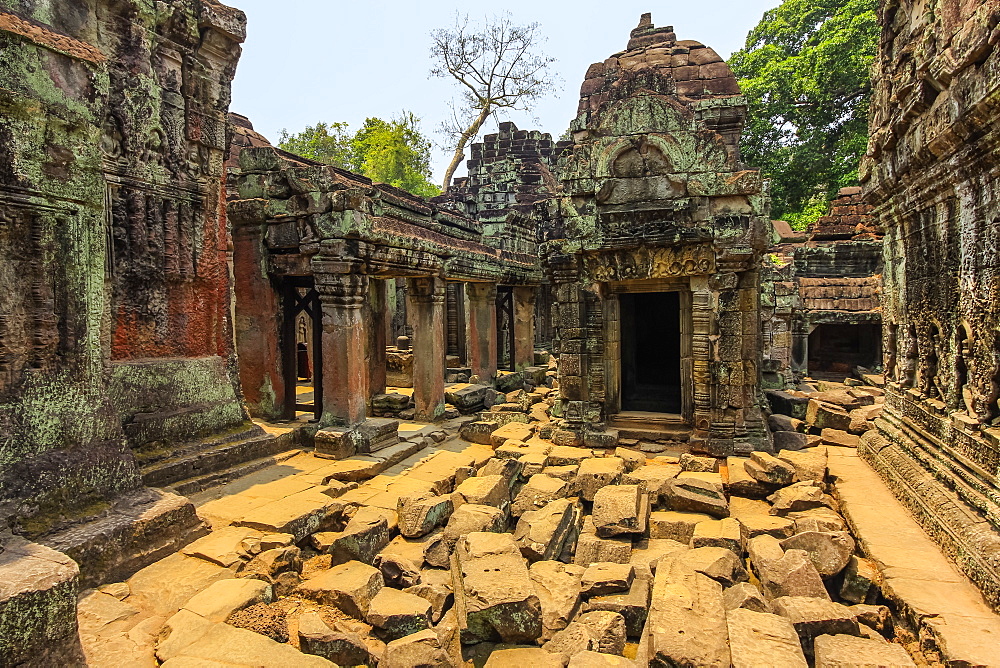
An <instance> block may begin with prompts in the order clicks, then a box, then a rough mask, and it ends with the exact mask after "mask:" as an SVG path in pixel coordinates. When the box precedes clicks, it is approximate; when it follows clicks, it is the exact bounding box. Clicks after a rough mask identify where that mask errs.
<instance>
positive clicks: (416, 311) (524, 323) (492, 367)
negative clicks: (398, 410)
mask: <svg viewBox="0 0 1000 668" xmlns="http://www.w3.org/2000/svg"><path fill="white" fill-rule="evenodd" d="M314 277H315V281H316V289H317V291H318V292H319V295H320V304H321V307H322V320H323V336H322V345H323V387H322V388H317V391H318V392H321V393H322V397H323V416H322V419H321V423H322V424H323V425H324V426H329V425H344V426H354V425H358V424H361V423H362V422H364V420H365V418H366V417H367V411H368V404H369V400H370V399H371V397H372V396H373V395H375V394H380V393H383V392H385V387H386V371H385V369H386V366H385V365H386V322H387V318H388V298H387V285H386V281H385V280H380V279H376V278H371V277H369V276H368V275H366V274H361V273H344V274H338V273H318V272H317V273H315V274H314ZM406 289H407V316H408V320H409V324H410V326H411V327H412V329H413V341H412V347H413V401H414V404H415V411H414V413H415V415H414V417H415V419H416V420H418V421H433V420H435V419H438V418H440V417H441V415H442V414H443V413H444V408H445V399H444V378H445V372H446V359H445V358H446V331H445V328H446V326H447V325H446V322H447V314H446V309H445V300H446V299H445V298H446V282H445V281H444V280H443V279H441V278H438V277H432V276H429V277H417V278H407V279H406ZM535 290H536V287H535V286H517V287H515V288H514V309H515V313H514V325H515V332H514V336H515V339H514V341H515V345H514V353H515V355H514V357H515V368H517V369H521V368H523V367H525V366H531V364H532V363H533V361H534V340H535V333H534V303H535ZM465 293H466V295H467V297H468V307H469V308H468V316H467V318H468V320H467V323H466V327H465V331H466V332H467V335H468V341H467V346H466V350H467V352H468V358H469V359H468V360H466V363H467V365H468V366H469V367H470V368H471V371H472V374H473V375H475V376H478V377H479V379H480V382H482V383H490V382H492V379H493V378H494V377H495V376H496V374H497V318H496V295H497V286H496V285H495V284H492V283H471V282H470V283H467V284H466V290H465Z"/></svg>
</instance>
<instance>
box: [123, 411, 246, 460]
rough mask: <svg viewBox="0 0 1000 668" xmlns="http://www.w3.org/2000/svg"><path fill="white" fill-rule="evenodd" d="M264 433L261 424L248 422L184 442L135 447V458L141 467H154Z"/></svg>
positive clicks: (148, 444)
mask: <svg viewBox="0 0 1000 668" xmlns="http://www.w3.org/2000/svg"><path fill="white" fill-rule="evenodd" d="M262 433H264V432H263V430H262V429H261V428H260V426H259V425H257V424H254V423H252V422H248V423H243V424H240V425H238V426H236V427H234V428H232V429H228V430H226V431H222V432H217V433H214V434H208V435H207V436H205V437H203V438H200V439H196V440H191V441H186V442H183V443H171V444H169V445H164V444H162V443H147V444H145V445H142V446H139V447H137V448H135V450H134V452H135V458H136V461H137V462H138V463H139V466H140V467H143V468H147V467H153V466H155V465H156V464H158V463H160V462H162V461H165V460H169V459H177V458H179V457H183V456H185V455H188V454H191V453H197V452H201V451H203V450H205V449H207V448H212V447H216V446H223V445H226V444H227V443H236V442H239V441H243V440H246V439H248V438H252V437H254V436H260V435H261V434H262Z"/></svg>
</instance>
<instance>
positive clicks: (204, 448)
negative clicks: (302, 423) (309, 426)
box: [142, 425, 301, 487]
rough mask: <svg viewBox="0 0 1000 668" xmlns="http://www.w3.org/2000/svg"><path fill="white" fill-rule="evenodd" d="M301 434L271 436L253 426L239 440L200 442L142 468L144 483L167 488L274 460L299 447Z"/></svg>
mask: <svg viewBox="0 0 1000 668" xmlns="http://www.w3.org/2000/svg"><path fill="white" fill-rule="evenodd" d="M300 432H301V430H295V429H293V430H289V431H287V432H285V433H282V434H268V433H266V432H264V430H263V429H261V428H260V427H259V426H256V425H254V428H253V429H252V430H247V432H244V433H245V434H246V436H244V437H243V438H240V439H238V440H230V439H229V438H224V439H222V440H223V442H221V443H220V442H219V439H207V440H205V441H201V442H200V446H201V447H198V444H191V443H188V444H184V445H182V446H180V447H179V448H178V450H179V453H178V454H176V455H174V456H173V457H170V458H169V459H163V460H160V461H157V462H156V463H154V464H147V465H145V466H143V467H142V482H143V484H145V485H148V486H150V487H165V486H168V485H174V484H176V483H178V482H181V481H186V480H190V479H192V478H198V477H202V476H208V475H211V474H213V473H216V472H221V471H225V470H226V469H229V468H233V467H237V466H239V465H241V464H245V463H247V462H251V461H253V460H256V459H262V458H265V457H272V456H274V455H277V454H280V453H282V452H286V451H288V450H291V449H293V448H295V447H297V446H298V445H300V444H299V443H298V440H299V437H298V434H299V433H300Z"/></svg>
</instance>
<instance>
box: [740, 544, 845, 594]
mask: <svg viewBox="0 0 1000 668" xmlns="http://www.w3.org/2000/svg"><path fill="white" fill-rule="evenodd" d="M751 559H752V556H751ZM753 563H754V571H756V573H757V577H758V579H759V580H760V586H761V590H762V591H763V592H764V595H765V596H766V597H767V598H769V599H772V600H773V599H776V598H781V597H783V596H798V597H813V598H819V599H824V600H829V599H830V595H829V594H828V593H827V591H826V587H825V586H824V585H823V579H822V577H821V576H820V573H819V571H817V570H816V566H815V565H814V564H813V562H812V560H811V559H809V554H808V553H807V552H806V551H804V550H788V551H787V552H785V553H784V554H783V555H781V557H780V558H779V559H760V558H758V560H757V561H756V562H753Z"/></svg>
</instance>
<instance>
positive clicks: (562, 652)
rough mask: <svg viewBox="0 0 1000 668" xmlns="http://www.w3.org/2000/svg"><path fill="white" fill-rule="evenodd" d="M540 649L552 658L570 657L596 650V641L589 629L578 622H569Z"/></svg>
mask: <svg viewBox="0 0 1000 668" xmlns="http://www.w3.org/2000/svg"><path fill="white" fill-rule="evenodd" d="M542 649H544V650H545V651H546V652H549V653H551V654H552V655H553V656H561V657H571V656H573V655H575V654H579V653H580V652H586V651H593V650H596V649H597V641H596V640H595V639H594V637H593V636H592V635H591V633H590V629H589V628H587V627H586V626H584V625H583V624H581V623H580V622H578V621H573V622H570V623H569V625H568V626H566V628H564V629H562V630H561V631H557V632H556V633H555V634H553V636H552V638H550V639H549V640H548V641H546V642H545V644H544V645H542Z"/></svg>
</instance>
